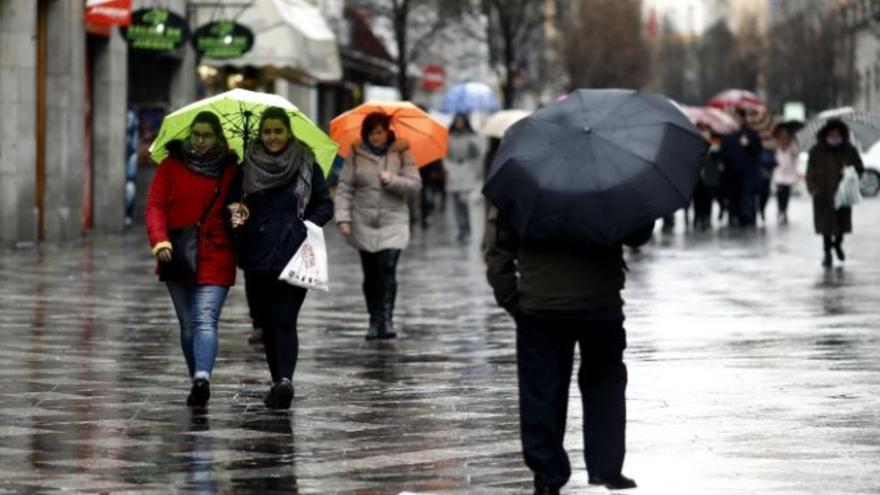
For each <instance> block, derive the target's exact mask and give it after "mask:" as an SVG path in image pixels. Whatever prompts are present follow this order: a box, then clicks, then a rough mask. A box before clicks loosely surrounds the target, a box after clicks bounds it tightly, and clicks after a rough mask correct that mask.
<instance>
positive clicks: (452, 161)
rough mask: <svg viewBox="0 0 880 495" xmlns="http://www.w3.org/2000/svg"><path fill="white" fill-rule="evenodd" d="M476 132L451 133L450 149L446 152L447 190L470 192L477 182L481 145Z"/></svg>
mask: <svg viewBox="0 0 880 495" xmlns="http://www.w3.org/2000/svg"><path fill="white" fill-rule="evenodd" d="M477 139H478V138H477V136H476V134H472V133H465V132H460V133H456V132H451V133H449V149H448V152H447V153H446V161H445V165H446V190H447V191H449V192H468V191H471V190H473V188H474V186H475V185H476V183H477V174H478V172H479V171H480V165H481V163H480V145H479V142H478V141H477Z"/></svg>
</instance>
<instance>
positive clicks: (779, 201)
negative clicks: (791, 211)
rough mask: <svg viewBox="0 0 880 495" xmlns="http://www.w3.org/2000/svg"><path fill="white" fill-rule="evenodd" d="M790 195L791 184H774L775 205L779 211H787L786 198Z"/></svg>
mask: <svg viewBox="0 0 880 495" xmlns="http://www.w3.org/2000/svg"><path fill="white" fill-rule="evenodd" d="M790 197H791V186H786V185H783V184H778V185H777V186H776V206H777V208H778V210H779V213H780V214H782V215H786V214H787V212H788V198H790Z"/></svg>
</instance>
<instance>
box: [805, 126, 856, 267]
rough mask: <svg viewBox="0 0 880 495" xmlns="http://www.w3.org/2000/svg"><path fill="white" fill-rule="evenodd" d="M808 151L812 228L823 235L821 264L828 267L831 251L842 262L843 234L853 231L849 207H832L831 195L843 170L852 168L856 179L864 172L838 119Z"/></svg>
mask: <svg viewBox="0 0 880 495" xmlns="http://www.w3.org/2000/svg"><path fill="white" fill-rule="evenodd" d="M816 138H817V142H816V145H815V146H813V147H812V148H811V149H810V158H809V161H808V162H807V191H809V193H810V196H812V197H813V225H814V227H815V229H816V233H817V234H819V235H821V236H822V239H823V249H824V258H823V260H822V264H823V265H824V266H826V267H827V266H831V249H832V248H833V249H834V251H835V254H836V255H837V258H838V259H839V260H840V261H843V260H844V258H845V256H844V253H843V235H844V234H847V233H849V232H852V208H839V209H837V208H835V207H834V195H835V193H836V192H837V186H838V185H839V184H840V179H842V178H843V170H844V168H845V167H847V166H853V167H855V169H856V172H857V173H858V174H859V176H861V175H862V173H863V172H864V170H865V169H864V166H863V165H862V159H861V158H860V157H859V152H858V150H856V148H855V147H854V146H853V145H852V144H850V141H849V127H847V125H846V124H845V123H843V121H841V120H838V119H831V120H829V121H828V122H827V123H826V124H825V126H824V127H822V129H821V130H819V132H818V134H816Z"/></svg>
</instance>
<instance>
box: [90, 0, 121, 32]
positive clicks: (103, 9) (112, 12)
mask: <svg viewBox="0 0 880 495" xmlns="http://www.w3.org/2000/svg"><path fill="white" fill-rule="evenodd" d="M86 24H87V25H93V26H128V25H129V24H131V0H86Z"/></svg>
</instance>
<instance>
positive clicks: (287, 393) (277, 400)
mask: <svg viewBox="0 0 880 495" xmlns="http://www.w3.org/2000/svg"><path fill="white" fill-rule="evenodd" d="M292 400H293V384H292V383H290V380H288V379H287V378H282V379H281V381H280V382H276V383H275V384H274V385H272V388H271V389H270V390H269V393H268V394H267V395H266V398H265V399H263V404H265V405H266V407H268V408H269V409H289V408H290V401H292Z"/></svg>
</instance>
